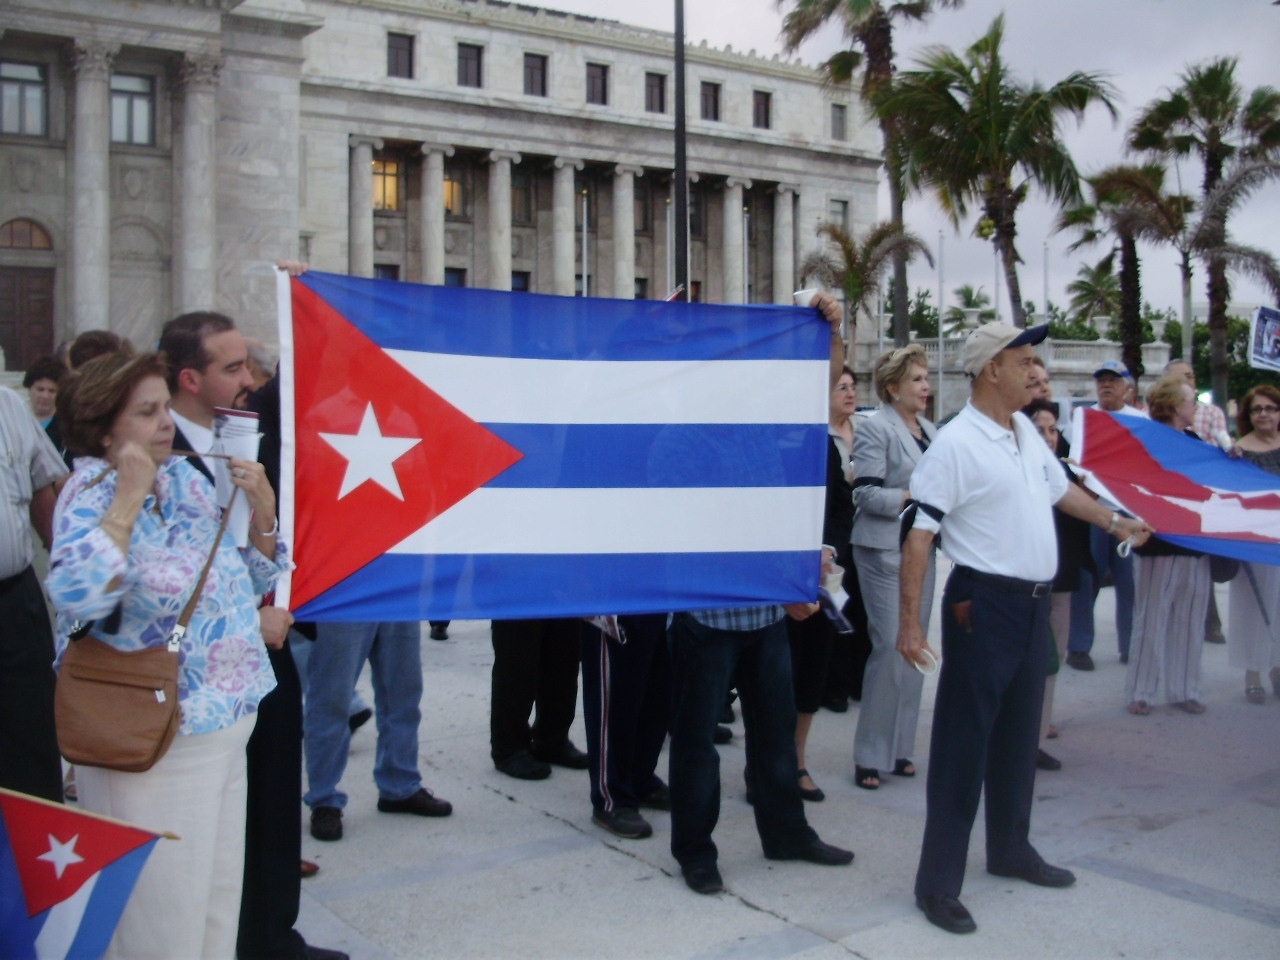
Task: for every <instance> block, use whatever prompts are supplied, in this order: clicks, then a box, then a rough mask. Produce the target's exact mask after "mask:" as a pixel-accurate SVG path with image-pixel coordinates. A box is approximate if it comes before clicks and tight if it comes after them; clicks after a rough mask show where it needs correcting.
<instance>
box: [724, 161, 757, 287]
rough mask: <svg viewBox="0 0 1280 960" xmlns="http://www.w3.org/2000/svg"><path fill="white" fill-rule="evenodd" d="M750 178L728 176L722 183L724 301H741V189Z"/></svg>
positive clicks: (746, 185) (749, 183)
mask: <svg viewBox="0 0 1280 960" xmlns="http://www.w3.org/2000/svg"><path fill="white" fill-rule="evenodd" d="M750 186H751V181H750V180H743V179H741V178H739V177H730V178H729V179H728V180H726V181H725V183H724V253H723V256H724V302H725V303H742V302H744V301H745V300H746V297H745V296H744V295H743V293H744V288H743V271H742V252H743V250H744V249H745V248H744V246H743V244H744V243H745V242H746V238H745V237H743V235H742V191H743V188H744V187H747V188H749V187H750Z"/></svg>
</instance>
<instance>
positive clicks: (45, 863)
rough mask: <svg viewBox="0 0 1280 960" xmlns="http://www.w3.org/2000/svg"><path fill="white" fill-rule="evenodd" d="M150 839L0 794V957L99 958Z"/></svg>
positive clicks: (115, 823) (40, 802)
mask: <svg viewBox="0 0 1280 960" xmlns="http://www.w3.org/2000/svg"><path fill="white" fill-rule="evenodd" d="M157 839H159V837H158V836H157V834H154V833H149V832H147V831H145V830H140V829H138V828H136V827H132V826H129V825H128V824H125V823H120V822H119V821H116V820H108V819H106V818H103V817H97V816H94V815H93V814H89V813H82V812H80V811H78V810H76V809H74V808H73V807H64V806H63V805H61V804H57V803H49V802H48V801H46V800H39V799H37V798H35V797H28V796H26V795H24V794H21V793H14V792H12V791H10V790H0V957H3V958H4V960H96V958H97V957H101V956H102V955H103V954H104V953H105V952H106V950H107V945H108V944H109V943H110V942H111V936H112V934H113V933H114V932H115V929H116V923H117V922H119V920H120V914H121V913H122V912H123V911H124V907H125V904H126V903H127V902H128V900H129V894H130V893H132V892H133V885H134V882H135V881H136V880H137V879H138V874H139V873H141V872H142V867H143V865H144V864H145V863H146V861H147V857H148V856H149V855H150V853H151V848H152V847H153V846H155V842H156V840H157ZM156 922H157V923H163V922H165V921H164V918H163V917H157V918H156Z"/></svg>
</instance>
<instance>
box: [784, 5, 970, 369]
mask: <svg viewBox="0 0 1280 960" xmlns="http://www.w3.org/2000/svg"><path fill="white" fill-rule="evenodd" d="M788 2H790V5H791V10H790V11H788V13H787V14H786V15H785V16H784V17H783V19H782V39H783V45H784V48H785V49H786V51H787V52H788V53H794V52H795V51H796V49H798V48H799V46H800V44H802V43H803V42H804V41H805V40H806V39H808V38H809V37H811V36H812V35H813V34H814V33H815V32H817V31H818V30H819V29H820V28H822V27H823V26H824V25H826V24H827V23H829V22H830V21H832V20H833V19H837V20H839V22H840V27H841V29H842V30H843V32H844V38H845V40H846V41H848V43H849V48H848V49H847V50H842V51H840V52H839V53H837V54H835V55H834V56H832V57H831V58H830V59H828V60H827V61H826V63H824V64H822V66H821V67H820V68H819V69H820V70H821V71H822V73H823V74H824V76H825V77H826V79H827V81H828V83H830V84H832V85H844V84H847V83H849V82H851V81H852V79H853V76H854V74H855V73H857V71H858V70H859V68H861V69H862V71H863V73H862V99H863V101H864V102H865V103H867V104H874V103H875V101H876V99H877V97H878V96H879V95H880V94H881V92H882V91H883V90H884V89H885V88H887V87H888V86H889V84H890V83H891V82H892V80H893V72H894V65H893V21H894V20H909V21H921V20H924V19H925V18H926V17H928V16H929V14H931V13H932V12H933V11H934V9H938V8H942V7H953V8H954V7H958V6H960V5H961V4H962V3H963V2H964V0H908V2H900V3H883V2H880V0H777V4H778V8H779V9H782V8H784V7H786V6H787V5H788ZM880 135H881V138H882V139H883V141H884V162H885V168H886V173H887V176H888V180H889V219H890V222H891V223H893V224H894V225H895V226H896V227H897V228H898V229H899V230H901V229H903V223H904V221H903V213H902V202H903V200H902V194H903V184H902V162H901V154H900V149H899V146H898V131H897V125H896V123H895V122H894V120H893V119H892V118H889V117H883V118H881V119H880ZM893 290H894V297H893V336H894V342H895V343H896V344H897V345H898V346H900V347H901V346H904V345H905V344H906V342H907V339H908V336H909V333H908V320H907V260H906V258H905V257H904V256H895V258H894V261H893Z"/></svg>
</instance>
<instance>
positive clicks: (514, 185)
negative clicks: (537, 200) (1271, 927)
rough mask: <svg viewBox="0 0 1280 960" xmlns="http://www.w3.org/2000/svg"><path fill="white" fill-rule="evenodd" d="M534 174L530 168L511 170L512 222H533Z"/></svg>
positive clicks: (523, 223) (525, 223) (527, 223)
mask: <svg viewBox="0 0 1280 960" xmlns="http://www.w3.org/2000/svg"><path fill="white" fill-rule="evenodd" d="M533 210H534V204H533V174H532V173H531V172H530V171H528V170H512V171H511V222H512V223H517V224H522V225H524V226H528V225H529V224H531V223H533Z"/></svg>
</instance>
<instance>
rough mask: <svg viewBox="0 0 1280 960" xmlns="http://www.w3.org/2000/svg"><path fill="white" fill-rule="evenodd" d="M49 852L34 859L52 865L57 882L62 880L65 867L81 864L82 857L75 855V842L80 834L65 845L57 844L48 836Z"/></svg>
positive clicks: (56, 841)
mask: <svg viewBox="0 0 1280 960" xmlns="http://www.w3.org/2000/svg"><path fill="white" fill-rule="evenodd" d="M48 836H49V851H48V852H47V853H42V854H40V856H38V857H36V859H37V860H47V861H48V862H49V863H52V864H53V872H54V873H55V874H56V875H57V878H58V879H59V880H61V879H62V875H63V873H65V872H66V869H67V867H69V866H71V864H73V863H83V862H84V857H82V856H80V855H79V854H78V853H76V842H77V841H78V840H79V839H80V834H78V833H77V834H76V835H75V836H74V837H72V838H71V839H70V840H68V841H67V842H66V843H59V842H58V838H57V837H55V836H54V835H53V834H49V835H48Z"/></svg>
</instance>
